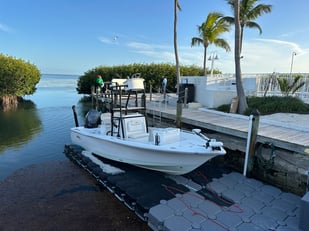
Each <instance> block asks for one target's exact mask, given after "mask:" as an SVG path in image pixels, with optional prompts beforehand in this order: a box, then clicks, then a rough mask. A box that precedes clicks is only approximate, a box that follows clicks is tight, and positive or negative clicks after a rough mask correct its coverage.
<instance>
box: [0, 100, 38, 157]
mask: <svg viewBox="0 0 309 231" xmlns="http://www.w3.org/2000/svg"><path fill="white" fill-rule="evenodd" d="M0 124H1V126H0V154H1V153H2V152H3V151H5V149H7V148H10V147H15V148H17V147H20V146H21V145H22V144H24V143H27V142H28V141H29V140H31V139H33V137H34V136H35V135H36V134H37V133H39V132H40V131H41V129H42V127H41V120H40V119H39V117H38V114H37V111H36V108H35V104H34V103H33V102H32V101H29V100H27V101H25V102H23V103H22V104H20V105H19V108H18V109H17V110H16V111H11V112H0Z"/></svg>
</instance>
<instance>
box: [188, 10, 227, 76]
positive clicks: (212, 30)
mask: <svg viewBox="0 0 309 231" xmlns="http://www.w3.org/2000/svg"><path fill="white" fill-rule="evenodd" d="M222 18H223V15H222V14H221V13H218V12H212V13H209V14H208V16H207V18H206V20H205V22H203V23H202V25H200V26H198V33H199V37H193V38H192V41H191V46H195V45H201V44H202V45H203V46H204V62H203V68H204V75H205V76H206V75H207V71H206V57H207V47H208V46H209V45H210V44H214V45H215V46H217V47H221V48H224V49H225V50H226V51H230V50H231V48H230V46H229V44H228V43H227V42H226V41H225V40H224V39H222V38H219V36H220V35H221V34H222V33H224V32H228V31H229V30H230V27H229V24H228V23H227V22H226V21H224V20H222Z"/></svg>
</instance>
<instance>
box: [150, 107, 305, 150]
mask: <svg viewBox="0 0 309 231" xmlns="http://www.w3.org/2000/svg"><path fill="white" fill-rule="evenodd" d="M147 113H149V114H155V115H158V114H160V116H161V117H162V118H168V119H172V120H175V119H176V106H175V105H174V106H173V105H169V104H167V103H158V102H148V104H147ZM181 122H182V124H187V125H191V126H196V127H200V128H203V129H206V130H210V131H212V132H217V133H219V134H217V135H218V137H220V135H221V136H229V137H235V138H238V139H239V138H240V139H239V141H238V142H239V143H238V144H235V142H231V143H230V144H229V143H226V142H225V145H227V147H228V148H230V149H232V150H236V149H237V150H240V151H245V148H246V139H247V135H248V127H249V116H243V115H238V114H232V113H223V112H219V111H214V110H208V109H191V108H183V110H182V117H181ZM212 135H213V134H212ZM217 135H216V136H217ZM221 140H222V139H221ZM257 142H260V143H266V142H268V143H272V144H273V145H274V146H275V147H278V148H282V149H285V150H289V151H291V152H297V153H301V154H308V148H309V128H308V127H303V126H302V124H301V122H300V121H296V122H295V123H294V124H292V125H291V124H286V123H284V122H280V121H274V120H268V119H263V118H261V119H260V123H259V130H258V136H257Z"/></svg>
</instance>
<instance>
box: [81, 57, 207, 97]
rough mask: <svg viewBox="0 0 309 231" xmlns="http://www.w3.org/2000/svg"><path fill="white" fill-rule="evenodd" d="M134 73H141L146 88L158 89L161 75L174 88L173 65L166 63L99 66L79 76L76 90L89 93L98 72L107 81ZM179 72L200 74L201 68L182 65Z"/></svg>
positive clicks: (169, 88) (170, 87) (171, 88)
mask: <svg viewBox="0 0 309 231" xmlns="http://www.w3.org/2000/svg"><path fill="white" fill-rule="evenodd" d="M134 73H141V77H142V78H143V79H145V83H146V90H147V89H149V87H150V85H152V86H153V87H154V88H157V89H158V88H159V87H160V86H161V81H162V76H165V77H166V78H167V89H168V91H172V92H174V91H175V90H176V89H175V86H176V84H177V81H176V80H177V79H176V73H175V65H171V64H166V63H162V64H130V65H121V66H99V67H96V68H94V69H92V70H89V71H87V72H85V73H84V75H82V76H80V77H79V79H78V82H77V88H76V90H77V92H78V93H79V94H90V93H91V86H93V85H94V84H95V80H96V77H97V75H98V74H101V75H102V77H103V80H104V82H109V81H111V80H112V79H113V78H126V77H127V76H132V75H133V74H134ZM181 73H182V76H202V75H203V70H202V68H200V67H197V66H182V67H181Z"/></svg>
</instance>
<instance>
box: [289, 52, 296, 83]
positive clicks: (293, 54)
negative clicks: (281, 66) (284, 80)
mask: <svg viewBox="0 0 309 231" xmlns="http://www.w3.org/2000/svg"><path fill="white" fill-rule="evenodd" d="M295 55H296V52H295V51H293V52H292V60H291V69H290V77H292V70H293V63H294V56H295Z"/></svg>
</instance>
